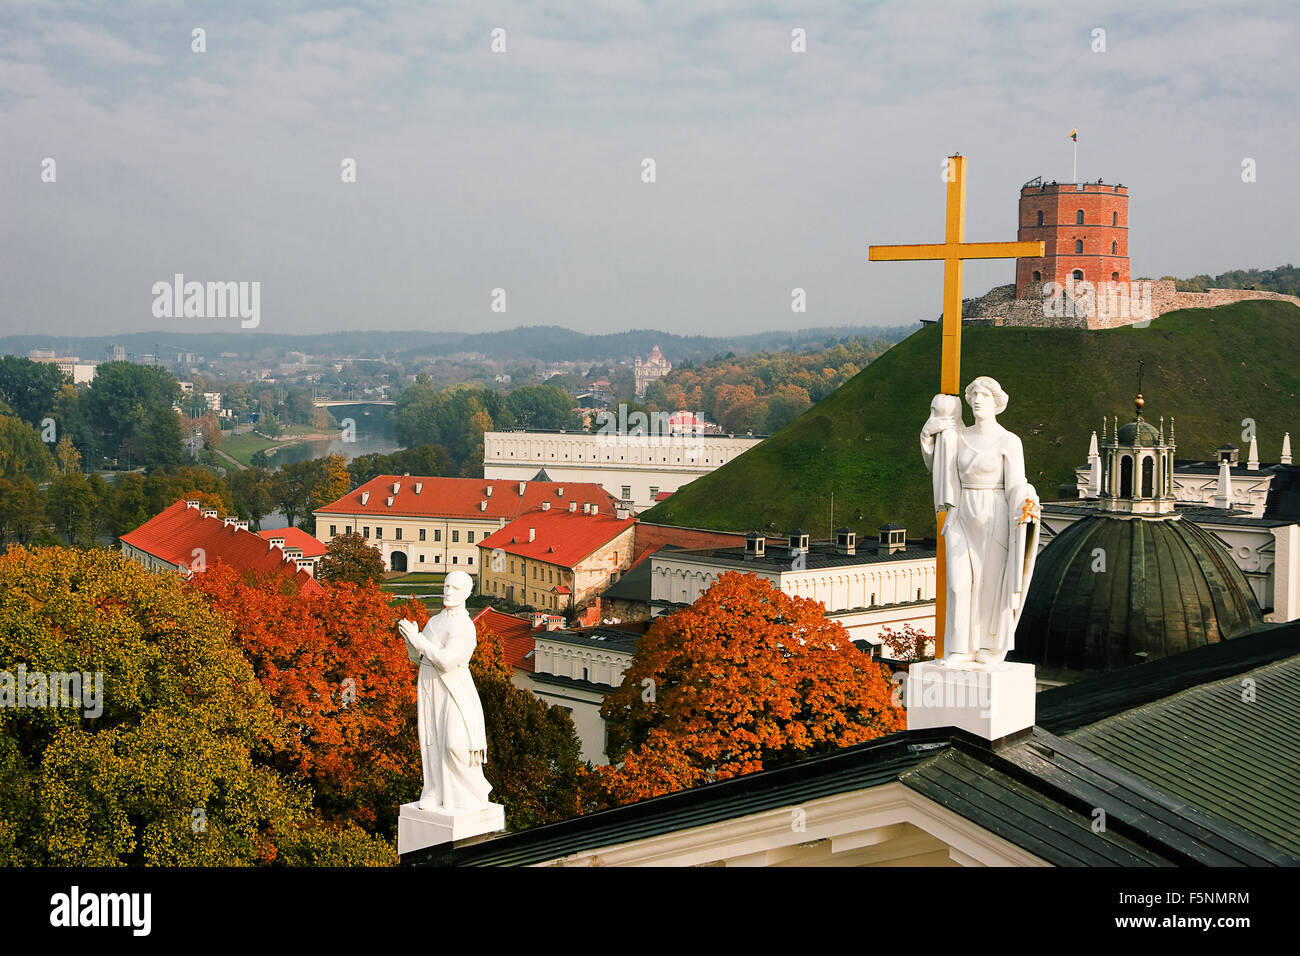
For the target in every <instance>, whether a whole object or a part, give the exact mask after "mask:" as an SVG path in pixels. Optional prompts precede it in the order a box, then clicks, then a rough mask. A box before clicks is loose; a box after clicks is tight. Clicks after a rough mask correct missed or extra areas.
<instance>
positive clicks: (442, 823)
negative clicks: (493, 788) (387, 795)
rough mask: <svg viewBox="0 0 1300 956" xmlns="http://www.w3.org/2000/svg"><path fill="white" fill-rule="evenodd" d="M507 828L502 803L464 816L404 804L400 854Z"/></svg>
mask: <svg viewBox="0 0 1300 956" xmlns="http://www.w3.org/2000/svg"><path fill="white" fill-rule="evenodd" d="M505 828H506V808H505V807H503V806H502V805H501V804H499V803H489V804H488V805H487V809H485V810H466V811H462V812H460V813H444V812H443V811H441V810H421V809H420V807H419V805H418V804H415V803H404V804H402V809H401V811H400V812H399V813H398V816H397V852H398V853H410V852H411V851H412V850H423V849H424V848H425V847H426V846H435V845H437V844H439V843H451V842H452V841H453V840H463V839H465V838H466V837H472V836H478V835H479V834H480V833H495V832H496V831H498V830H504V829H505Z"/></svg>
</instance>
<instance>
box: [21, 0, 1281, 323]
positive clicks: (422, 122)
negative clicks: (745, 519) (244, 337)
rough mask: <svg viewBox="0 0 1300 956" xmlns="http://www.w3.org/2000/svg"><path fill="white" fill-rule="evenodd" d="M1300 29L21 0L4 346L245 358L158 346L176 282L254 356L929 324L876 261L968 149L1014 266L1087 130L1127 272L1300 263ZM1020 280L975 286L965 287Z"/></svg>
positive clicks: (930, 206)
mask: <svg viewBox="0 0 1300 956" xmlns="http://www.w3.org/2000/svg"><path fill="white" fill-rule="evenodd" d="M1298 19H1300V18H1298V16H1297V7H1296V4H1295V3H1294V2H1276V3H1231V4H1229V3H1196V2H1191V3H1188V2H1180V3H1176V4H1175V3H1154V2H1152V3H1142V4H1133V3H1132V2H1131V0H1123V2H1117V3H1068V4H1066V3H1042V2H1031V3H1001V4H986V5H976V4H972V3H951V4H949V3H939V2H924V3H920V2H916V0H909V2H898V3H894V2H883V3H854V4H850V3H829V2H817V3H784V2H773V0H767V2H760V3H752V2H751V3H741V2H736V3H728V2H719V0H684V2H680V3H635V2H614V0H605V2H584V0H563V2H539V0H528V2H513V3H512V2H462V3H454V4H450V3H440V4H427V5H426V4H419V5H416V4H362V3H354V4H340V5H324V4H309V3H287V2H285V3H282V2H276V3H262V2H258V3H248V2H238V0H235V2H231V0H222V2H219V3H210V4H180V3H143V2H141V3H135V2H121V3H112V4H103V3H72V2H58V0H41V2H40V3H30V4H28V3H15V2H11V0H9V2H5V3H3V5H2V6H0V178H2V182H3V185H2V186H0V196H2V197H3V199H2V200H0V335H4V334H13V333H32V332H49V333H51V334H61V335H69V334H112V333H119V332H127V331H142V330H149V329H156V328H159V327H172V328H177V329H181V328H184V329H188V330H195V331H214V330H230V331H235V330H238V328H239V322H238V320H235V319H193V318H192V319H178V320H174V321H160V320H159V319H156V318H154V317H153V315H152V314H151V305H152V303H153V295H152V292H151V287H152V285H153V284H154V283H155V282H158V281H160V280H168V281H170V279H171V277H172V275H173V274H174V273H177V272H180V273H183V274H184V275H185V276H186V278H187V279H192V280H198V281H209V280H213V281H216V280H223V281H224V280H235V281H258V282H260V283H261V324H260V327H259V330H258V331H261V332H305V331H326V330H336V329H365V328H374V329H392V328H412V329H415V328H421V329H453V330H454V329H499V328H510V327H514V326H518V325H535V324H558V325H564V326H568V327H570V328H574V329H579V330H582V331H588V332H600V331H620V330H623V329H628V328H657V329H664V330H668V331H672V332H678V333H685V334H689V333H698V332H707V333H734V332H745V331H759V330H767V329H777V328H785V327H792V326H823V325H846V324H867V325H892V324H897V323H901V322H908V321H912V320H915V319H918V318H922V317H926V318H929V317H932V316H934V315H935V314H937V313H938V312H939V310H940V308H941V299H942V296H941V287H940V286H941V275H942V266H941V265H939V264H929V263H924V264H922V263H915V264H914V263H868V262H867V261H866V250H867V245H868V244H869V243H903V242H933V241H940V240H941V239H942V236H943V198H944V197H943V188H944V186H943V183H942V182H941V180H940V163H941V161H942V158H943V157H944V156H945V155H947V154H948V153H950V152H952V151H954V150H958V151H960V152H962V153H963V154H964V155H965V156H967V157H968V161H967V173H968V185H967V209H968V218H967V229H966V237H967V239H968V240H969V241H988V240H1010V239H1014V238H1015V229H1016V200H1017V196H1018V189H1019V187H1020V185H1021V184H1022V183H1024V182H1026V181H1027V180H1029V179H1032V178H1033V177H1035V176H1039V175H1041V176H1043V177H1044V178H1045V179H1048V180H1051V179H1057V180H1061V181H1068V180H1069V179H1070V176H1071V172H1070V163H1071V147H1070V141H1069V132H1070V130H1071V129H1072V128H1075V127H1077V128H1078V130H1079V178H1080V179H1084V180H1094V181H1095V180H1096V179H1097V178H1098V177H1102V178H1104V179H1105V181H1106V182H1108V183H1114V182H1121V183H1124V184H1126V185H1128V186H1129V187H1130V190H1131V192H1130V195H1131V206H1130V226H1131V228H1132V240H1131V244H1130V255H1131V256H1132V267H1133V274H1134V276H1138V275H1150V276H1156V277H1158V276H1160V275H1164V274H1171V273H1172V274H1177V275H1192V274H1196V273H1201V272H1209V273H1217V272H1222V271H1225V270H1228V269H1233V268H1248V267H1261V268H1271V267H1275V266H1277V265H1281V264H1284V263H1288V262H1291V263H1293V262H1296V261H1297V259H1300V256H1297V255H1296V251H1297V249H1298V248H1300V186H1298V185H1297V182H1298V181H1297V176H1296V169H1297V146H1298V145H1300V144H1298V143H1297V139H1298V137H1297V128H1298V125H1300V120H1298V117H1300V85H1298V83H1300V81H1298V80H1297V71H1296V50H1297V49H1298V48H1300V30H1298V29H1297V20H1298ZM195 28H202V29H203V30H205V31H206V46H207V50H206V52H204V53H195V52H192V51H191V44H192V31H193V30H194V29H195ZM495 28H501V29H504V31H505V41H506V52H504V53H494V52H493V51H492V49H491V44H492V35H491V34H492V31H493V30H494V29H495ZM796 28H798V29H802V30H804V31H806V35H807V52H805V53H795V52H792V50H791V44H792V39H791V31H792V30H794V29H796ZM1095 28H1102V29H1104V30H1105V37H1104V39H1105V52H1093V46H1094V43H1095V41H1094V38H1093V31H1094V29H1095ZM46 157H52V158H53V159H54V160H55V163H56V166H55V170H56V175H57V179H56V182H54V183H42V182H41V174H42V161H43V160H44V159H45V158H46ZM647 157H649V158H653V159H654V161H655V165H656V176H657V181H656V182H654V183H652V184H647V183H644V182H642V161H643V160H644V159H645V158H647ZM345 158H352V159H355V161H356V164H357V182H356V183H344V182H342V181H341V180H342V177H341V171H342V163H343V161H344V159H345ZM1245 158H1251V159H1253V160H1254V161H1255V164H1256V181H1255V182H1253V183H1243V182H1242V161H1243V159H1245ZM1012 276H1013V266H1012V263H1010V262H1009V261H1003V262H994V263H984V264H974V265H968V266H967V269H966V287H965V293H966V295H967V296H973V295H978V294H982V293H983V292H985V291H987V289H988V288H990V287H991V286H993V285H998V284H1002V283H1006V282H1010V281H1011V280H1012ZM795 287H801V288H804V289H805V290H806V292H807V303H808V308H807V312H806V313H802V314H794V313H792V312H791V308H790V301H791V299H790V297H791V290H792V289H793V288H795ZM494 288H504V289H505V290H506V305H507V311H506V312H505V313H504V314H500V313H494V312H492V311H491V309H490V306H491V293H492V290H493V289H494ZM258 331H251V330H250V331H248V332H246V333H245V334H249V335H256V334H258Z"/></svg>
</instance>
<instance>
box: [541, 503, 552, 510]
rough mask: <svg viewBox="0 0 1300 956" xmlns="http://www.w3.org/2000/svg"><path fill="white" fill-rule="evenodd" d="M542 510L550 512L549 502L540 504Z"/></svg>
mask: <svg viewBox="0 0 1300 956" xmlns="http://www.w3.org/2000/svg"><path fill="white" fill-rule="evenodd" d="M542 510H543V511H550V510H551V503H550V502H549V501H543V502H542Z"/></svg>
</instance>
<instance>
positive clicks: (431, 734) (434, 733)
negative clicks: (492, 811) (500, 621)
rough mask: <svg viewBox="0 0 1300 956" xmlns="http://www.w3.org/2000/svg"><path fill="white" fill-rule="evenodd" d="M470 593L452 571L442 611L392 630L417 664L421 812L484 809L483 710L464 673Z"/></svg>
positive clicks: (469, 645)
mask: <svg viewBox="0 0 1300 956" xmlns="http://www.w3.org/2000/svg"><path fill="white" fill-rule="evenodd" d="M473 590H474V582H473V579H471V578H470V576H469V575H468V574H466V573H465V572H464V571H452V572H450V573H449V574H448V575H447V577H446V579H445V580H444V581H443V585H442V593H443V608H442V611H441V612H440V613H439V614H437V615H435V616H434V617H431V618H429V623H428V624H426V625H424V630H423V631H421V630H419V629H418V628H417V627H416V626H415V622H414V621H409V620H402V621H399V622H398V624H397V628H398V631H399V632H400V633H401V635H402V637H403V639H404V640H405V641H406V645H407V653H408V655H409V656H410V658H411V660H412V661H413V662H418V663H419V665H420V677H419V699H418V710H417V727H418V730H419V735H420V752H421V755H422V759H423V768H424V789H423V791H422V792H421V794H420V799H419V802H418V804H417V806H418V807H419V809H421V810H437V811H441V812H443V813H448V814H457V813H464V812H468V811H474V810H484V809H487V808H488V807H489V806H490V805H489V802H488V794H489V793H490V792H491V790H492V785H491V784H489V783H488V781H487V778H486V777H484V776H483V764H484V763H486V762H487V732H486V730H485V729H484V725H483V705H482V704H481V703H480V702H479V697H478V691H476V690H475V689H474V680H473V678H472V677H471V676H470V672H469V660H470V657H471V656H473V654H474V648H475V646H476V645H477V644H478V637H477V634H476V633H475V630H474V622H473V621H472V620H470V616H469V612H468V611H467V610H465V599H466V598H468V597H469V595H470V593H471V592H472V591H473Z"/></svg>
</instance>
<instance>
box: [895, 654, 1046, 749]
mask: <svg viewBox="0 0 1300 956" xmlns="http://www.w3.org/2000/svg"><path fill="white" fill-rule="evenodd" d="M1036 690H1037V685H1036V683H1035V681H1034V665H1033V664H1012V663H1008V662H1003V663H1001V664H994V665H992V666H990V667H982V666H971V665H966V664H959V665H957V666H955V667H947V666H945V665H944V663H943V662H942V661H924V662H922V663H919V664H913V665H912V666H911V668H910V669H909V670H908V674H907V729H908V730H924V729H926V728H929V727H958V728H960V729H962V730H965V731H967V732H968V733H972V734H974V735H975V736H977V737H982V738H984V739H985V740H997V739H999V738H1000V737H1005V736H1007V735H1008V734H1014V733H1016V732H1017V731H1020V730H1025V729H1027V728H1029V727H1032V726H1034V704H1035V701H1034V694H1035V691H1036Z"/></svg>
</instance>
